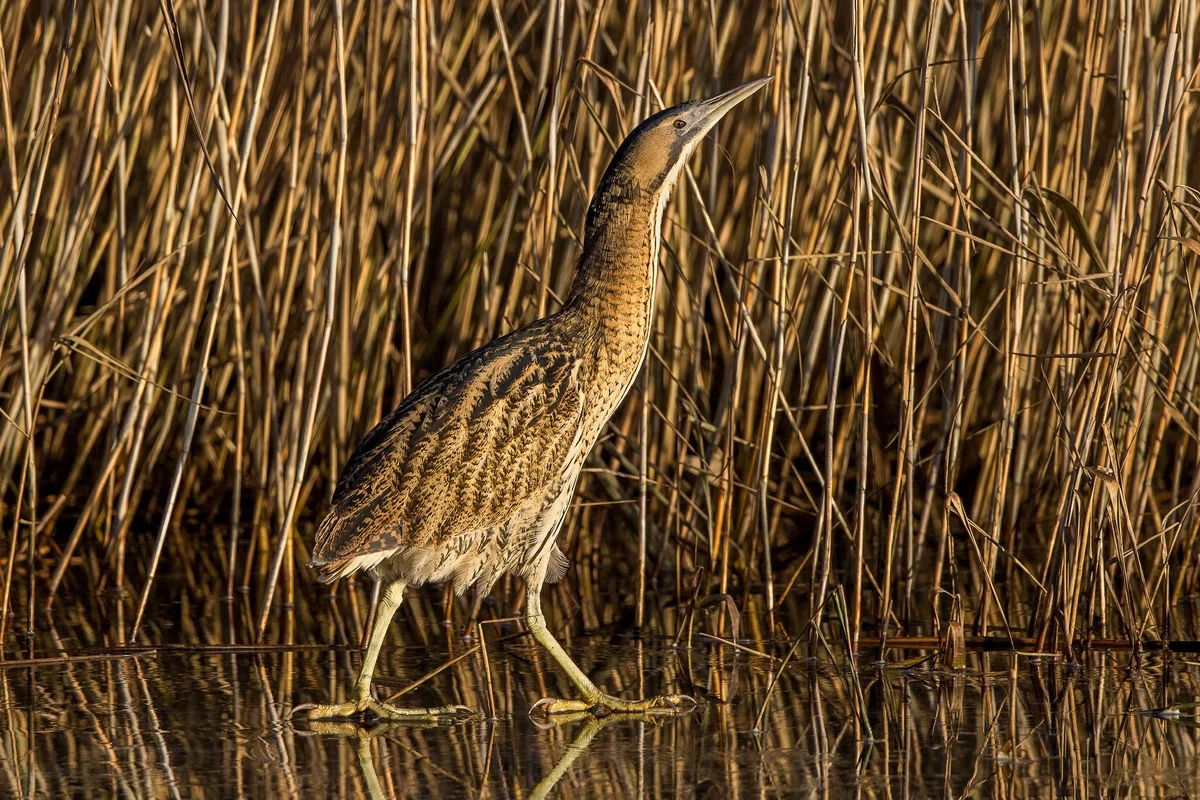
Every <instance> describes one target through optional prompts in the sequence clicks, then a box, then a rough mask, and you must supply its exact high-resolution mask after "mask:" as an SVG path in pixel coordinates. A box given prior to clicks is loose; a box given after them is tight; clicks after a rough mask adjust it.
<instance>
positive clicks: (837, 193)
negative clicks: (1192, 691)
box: [0, 0, 1200, 656]
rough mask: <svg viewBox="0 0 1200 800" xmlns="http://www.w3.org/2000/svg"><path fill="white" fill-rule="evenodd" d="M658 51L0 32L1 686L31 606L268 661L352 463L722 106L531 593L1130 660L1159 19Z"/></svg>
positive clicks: (98, 14) (1187, 133)
mask: <svg viewBox="0 0 1200 800" xmlns="http://www.w3.org/2000/svg"><path fill="white" fill-rule="evenodd" d="M693 5H694V4H680V3H669V2H664V1H663V0H649V2H646V3H640V4H636V5H635V6H629V5H627V4H625V3H615V2H608V3H604V2H599V3H588V2H578V3H565V2H562V1H561V0H535V1H534V2H530V3H525V4H508V3H504V4H501V3H497V2H495V0H490V1H489V0H478V1H477V2H474V3H470V4H466V5H464V4H462V3H458V2H450V1H449V0H411V1H410V2H405V3H356V4H347V5H346V6H345V8H343V6H342V3H341V0H330V1H329V2H308V1H306V0H301V2H296V3H279V2H278V0H275V1H274V2H268V3H249V4H239V3H230V2H228V1H227V0H212V1H211V2H204V3H179V2H177V1H176V2H173V3H172V2H166V3H165V4H161V5H160V4H156V3H148V2H147V3H127V2H119V1H118V0H102V2H100V3H97V4H94V5H91V4H89V5H87V6H86V7H77V6H76V5H75V4H74V3H71V2H66V1H65V0H59V1H56V2H49V3H31V2H28V0H10V2H6V3H4V4H3V6H2V7H0V47H2V48H3V49H2V51H0V150H3V153H2V154H0V186H2V187H3V190H4V191H3V197H2V198H0V231H2V233H0V236H2V242H3V243H2V245H0V347H2V350H0V510H2V512H3V513H2V515H0V521H2V522H3V530H4V537H5V538H4V541H3V546H2V547H0V559H3V561H2V563H3V570H2V574H0V580H2V582H3V585H2V591H3V613H4V616H3V622H2V623H0V628H2V629H0V640H2V641H3V644H4V645H6V646H10V647H11V646H12V645H13V643H14V641H15V639H14V638H13V637H14V632H15V631H16V630H18V629H25V628H29V627H32V626H33V624H34V622H35V619H34V610H35V609H40V608H43V607H47V606H52V605H58V606H60V607H63V606H69V607H71V608H75V609H78V610H79V611H80V612H86V613H87V614H89V615H91V614H93V612H95V613H97V614H99V616H100V617H101V618H102V619H103V620H104V622H105V627H104V629H103V630H101V631H100V632H99V633H97V634H96V635H97V640H98V641H108V642H111V643H116V642H124V641H128V640H129V637H130V634H131V633H132V632H133V629H134V628H136V627H137V625H138V622H139V621H140V620H141V618H142V616H143V611H145V614H146V623H147V624H148V625H152V626H153V628H154V632H153V633H152V634H151V638H157V639H164V638H165V639H171V638H177V637H182V638H187V637H188V636H190V635H192V634H193V633H195V632H194V631H191V629H190V628H188V627H186V626H188V625H191V624H192V623H191V622H189V621H188V620H189V619H191V618H192V617H196V616H199V615H201V614H202V613H206V610H210V609H211V607H212V606H211V604H212V603H213V602H215V601H216V599H219V598H221V597H233V596H234V595H235V594H236V593H237V591H238V590H239V589H241V590H245V591H246V592H247V593H248V597H247V598H246V599H245V600H244V601H243V602H244V604H245V608H243V611H245V612H246V613H245V616H246V619H245V620H244V622H245V623H246V629H248V630H251V631H253V629H254V628H255V627H256V626H255V623H256V622H257V619H253V617H255V616H256V615H257V612H258V609H259V607H260V605H262V606H263V607H264V608H265V609H266V617H265V619H264V621H266V622H269V623H270V625H271V626H272V627H271V628H270V631H271V633H270V635H271V636H275V637H279V636H285V637H286V635H287V634H286V631H284V632H282V633H281V632H280V630H279V628H278V622H277V620H278V618H279V616H280V615H279V613H278V612H279V609H280V608H292V607H293V606H294V605H295V604H297V603H299V604H301V605H302V606H305V605H306V604H307V603H309V602H311V601H310V600H309V599H308V598H310V597H315V595H316V590H310V588H309V585H310V581H311V577H312V576H311V575H310V574H309V573H308V572H306V571H305V570H304V569H303V567H302V566H301V565H302V564H303V562H304V561H305V560H306V553H307V547H308V545H309V543H310V537H311V521H312V520H313V518H314V517H315V515H317V514H318V513H320V512H321V511H322V510H323V509H324V504H325V503H326V499H327V497H328V495H329V493H330V491H331V483H332V480H333V479H334V478H335V477H336V472H337V469H338V468H339V467H340V465H341V464H342V463H343V462H344V460H345V458H346V456H347V455H348V454H349V452H350V449H351V448H352V447H353V446H354V444H355V442H356V441H357V440H358V438H359V437H360V436H361V435H362V434H364V433H365V432H366V430H367V429H368V428H369V427H370V426H371V425H372V424H373V423H374V422H375V421H376V420H378V419H379V417H380V416H381V414H382V413H384V412H386V411H387V410H388V409H390V408H391V407H392V406H393V405H394V404H395V403H396V402H397V401H398V400H399V399H400V398H401V397H402V396H403V395H404V394H405V393H406V392H407V391H408V390H409V389H410V388H411V386H412V385H413V384H414V383H415V382H417V381H420V380H421V379H422V378H423V377H424V376H426V375H429V374H430V373H431V372H432V371H433V370H436V369H437V368H439V367H440V366H442V365H444V364H446V363H448V362H449V361H450V360H451V359H453V358H455V357H456V356H458V355H461V354H462V353H464V352H466V351H467V350H469V349H470V348H472V347H475V346H477V345H479V344H480V343H482V342H485V341H487V340H489V339H491V338H493V337H495V336H498V335H500V334H502V333H504V332H506V331H508V330H511V329H512V328H514V327H516V326H518V325H520V324H523V323H525V322H528V321H529V320H531V319H533V318H535V317H537V316H539V315H541V314H544V313H546V312H547V311H548V310H553V309H554V308H555V307H556V304H557V303H558V298H560V297H561V296H562V295H563V293H564V290H565V287H566V286H567V283H568V281H569V279H570V275H571V262H572V258H573V257H574V255H575V254H576V253H577V252H578V241H577V236H578V232H579V230H580V228H581V221H582V216H583V212H584V210H585V208H586V204H587V201H588V198H589V197H590V193H591V189H592V188H593V187H594V186H595V185H596V182H597V179H598V178H599V176H600V174H601V172H602V170H603V169H604V166H605V164H606V163H607V160H608V158H609V157H610V155H611V154H612V150H613V146H614V143H615V142H616V141H619V140H620V138H621V137H622V136H623V135H624V133H625V132H626V131H627V130H629V128H630V127H632V125H634V124H635V123H636V122H637V121H638V120H639V119H640V118H641V117H643V116H645V115H646V114H648V113H650V112H651V111H653V110H655V109H656V108H657V107H658V106H659V103H660V102H661V101H667V102H674V101H677V100H680V99H684V98H689V97H698V96H704V95H707V94H711V93H713V92H714V91H715V90H717V89H719V88H721V87H728V86H731V85H733V84H734V83H736V82H738V81H741V80H743V79H748V78H752V77H757V76H761V75H766V74H772V75H774V76H775V78H776V80H775V81H774V82H773V83H772V84H771V86H770V88H769V90H768V91H767V92H764V95H765V100H764V101H762V105H761V106H760V108H761V116H759V117H758V118H757V119H756V118H754V115H753V114H752V113H750V111H749V110H748V111H747V113H744V114H740V115H739V116H738V118H737V119H736V120H732V121H731V124H729V125H725V126H723V128H722V130H721V132H720V133H719V134H718V136H719V141H713V142H712V144H711V145H708V146H705V147H704V148H703V150H704V152H703V153H702V154H701V155H700V156H698V157H697V158H696V159H694V160H693V164H692V171H691V173H690V174H689V175H688V176H687V178H686V180H684V181H683V182H682V183H681V187H680V189H679V191H678V192H677V197H676V199H675V200H674V201H673V202H672V204H671V205H670V207H669V210H668V212H667V222H666V223H665V225H664V232H665V236H666V243H667V246H666V247H665V248H664V257H663V262H662V270H663V273H662V274H663V280H662V281H661V283H660V286H661V291H662V294H663V297H662V298H661V300H662V302H661V303H660V304H659V309H660V310H659V312H658V319H657V321H656V325H655V330H654V337H653V340H652V343H651V349H650V357H649V359H648V363H647V366H646V368H645V369H646V371H645V375H644V379H643V380H641V381H639V383H638V385H637V387H636V388H635V391H634V393H633V394H632V395H631V397H630V399H629V400H628V401H627V402H626V404H625V406H624V408H623V410H622V411H621V412H619V413H618V415H617V417H616V418H614V420H613V422H612V424H611V429H610V434H611V435H610V436H609V437H608V438H607V440H606V441H605V442H603V444H602V445H601V446H600V447H598V448H597V449H596V452H595V453H594V454H593V455H592V458H591V461H590V464H589V467H590V468H589V470H588V472H587V474H585V476H584V479H583V481H582V484H581V492H580V499H579V500H578V501H577V503H576V505H575V507H574V508H573V510H572V512H571V516H570V518H569V522H568V524H567V526H566V528H565V529H564V530H565V534H564V538H565V541H564V542H563V545H564V547H563V549H564V551H565V552H567V554H568V555H569V556H571V558H572V560H573V561H574V562H575V563H576V564H577V565H579V569H578V571H577V575H576V576H574V577H572V578H571V579H570V580H568V581H567V582H566V583H565V584H560V585H559V588H557V589H556V590H555V591H556V592H557V593H558V595H559V596H560V597H561V598H563V599H564V600H566V601H567V602H568V603H569V604H570V605H571V607H578V608H580V618H581V620H582V621H583V624H584V625H586V626H594V625H595V624H597V621H598V618H597V616H596V611H595V608H596V605H597V603H598V602H599V601H598V600H597V599H596V598H597V597H598V595H599V594H600V592H599V588H600V587H601V586H604V585H607V584H609V583H616V584H619V585H620V586H621V587H622V591H624V592H626V593H627V594H626V595H624V599H623V602H627V603H628V606H630V607H636V608H637V615H636V617H637V621H639V622H640V621H641V618H642V616H643V613H645V614H646V615H647V616H648V617H650V618H652V619H659V612H658V611H656V610H653V607H655V606H657V605H660V604H661V603H665V602H668V601H673V602H674V603H676V604H678V606H679V608H680V609H685V608H686V610H687V611H688V613H692V612H694V611H696V608H697V606H698V605H703V601H704V599H705V598H712V597H713V596H714V595H726V596H728V597H731V598H732V601H731V602H730V603H725V602H722V603H721V604H719V605H720V606H721V607H722V608H723V607H724V606H725V605H730V606H731V607H732V608H733V609H734V611H733V612H732V613H736V608H738V607H741V608H746V607H748V606H751V607H754V608H755V610H758V611H762V612H765V613H764V614H763V615H757V616H755V617H751V618H750V621H749V623H748V627H749V630H748V631H747V634H748V635H749V636H751V638H771V637H773V636H774V635H776V633H777V632H778V631H780V630H782V631H784V632H786V634H787V635H788V636H790V637H797V636H802V635H804V633H805V631H806V630H808V631H811V632H812V635H813V637H814V638H813V642H814V643H815V642H817V641H818V640H820V639H822V638H828V639H829V640H830V641H841V639H842V638H843V631H845V632H846V635H847V636H848V637H849V639H850V641H849V643H848V646H849V647H852V648H856V647H857V646H858V643H859V641H860V639H861V638H864V637H870V638H873V639H874V638H878V637H885V638H886V637H887V636H895V635H903V634H916V633H922V634H929V635H932V636H942V635H943V632H944V631H943V628H944V627H945V626H946V625H954V626H957V627H956V629H955V630H956V633H955V639H956V641H962V638H963V633H962V630H963V627H964V625H965V626H966V628H967V629H968V630H970V631H971V633H972V635H975V636H979V635H985V634H988V633H989V632H990V633H993V634H1000V635H1008V634H1009V633H1011V634H1012V635H1013V636H1018V635H1019V636H1026V637H1032V638H1033V640H1034V643H1035V644H1034V646H1035V648H1036V649H1037V650H1039V651H1052V652H1057V653H1062V654H1066V655H1068V656H1071V655H1074V653H1075V652H1076V651H1077V650H1078V649H1079V648H1081V647H1086V646H1087V644H1088V642H1089V641H1091V640H1094V639H1104V640H1112V639H1125V640H1128V641H1130V642H1131V643H1136V642H1143V641H1147V640H1156V639H1165V638H1169V637H1171V636H1172V635H1173V631H1172V626H1173V625H1174V624H1176V623H1175V622H1174V621H1173V618H1172V609H1173V607H1174V606H1175V605H1176V604H1177V603H1178V602H1179V600H1180V599H1181V598H1183V597H1185V596H1187V595H1189V594H1191V593H1193V592H1194V591H1195V587H1196V583H1197V579H1198V578H1200V574H1198V571H1197V566H1198V565H1200V560H1197V559H1196V558H1194V557H1193V556H1192V554H1193V553H1194V552H1195V551H1196V550H1197V541H1196V539H1197V534H1198V533H1200V522H1198V520H1197V514H1196V513H1195V512H1196V509H1197V495H1198V493H1200V470H1197V468H1196V467H1197V462H1198V455H1197V454H1198V446H1197V440H1196V431H1197V429H1198V428H1200V413H1198V409H1197V405H1196V401H1195V397H1196V387H1197V380H1198V371H1200V324H1198V323H1200V320H1198V319H1197V313H1196V302H1197V293H1198V292H1200V283H1193V281H1194V280H1196V271H1197V258H1198V256H1200V230H1198V228H1200V206H1198V202H1197V201H1198V196H1200V195H1198V191H1197V189H1196V188H1193V187H1197V186H1200V174H1198V172H1200V161H1198V160H1197V159H1194V158H1193V157H1192V156H1193V154H1194V151H1193V150H1192V143H1194V142H1195V141H1197V140H1198V138H1197V137H1198V134H1200V131H1198V130H1197V127H1198V124H1197V119H1196V118H1195V116H1196V115H1195V113H1194V112H1195V111H1196V110H1197V105H1196V102H1197V101H1196V97H1197V95H1196V91H1195V90H1196V71H1197V67H1198V66H1200V53H1197V44H1200V32H1198V30H1197V24H1198V22H1200V7H1198V6H1197V4H1196V3H1192V2H1153V1H1152V2H1146V3H1141V4H1131V3H1130V4H1120V3H1119V4H1112V5H1109V6H1105V7H1104V8H1097V7H1095V4H1092V3H1087V2H1081V1H1080V0H1066V1H1065V2H1063V3H1058V4H1049V5H1045V6H1039V5H1036V4H1029V5H1027V4H1025V3H1024V2H1023V0H1014V2H1011V3H1008V4H996V3H990V4H989V3H979V2H946V3H940V2H933V3H929V4H925V3H908V4H886V3H884V4H880V3H862V2H856V3H850V4H846V3H833V4H818V3H813V4H807V5H805V4H796V3H790V2H787V3H768V4H750V5H746V4H743V3H740V2H714V3H710V4H703V7H702V8H701V7H700V6H695V7H693ZM660 98H661V100H660ZM731 163H733V164H755V165H758V168H757V169H742V170H739V171H737V172H735V171H734V170H733V169H732V168H731V166H730V164H731ZM643 554H644V555H643ZM276 565H277V567H278V568H277V569H276V568H275V566H276ZM276 578H277V580H276ZM164 582H165V583H166V586H163V584H164ZM837 584H841V585H843V586H844V587H845V604H844V609H843V610H844V614H839V615H838V616H837V617H835V615H834V614H833V603H832V598H833V596H834V592H835V588H836V585H837ZM641 586H645V587H646V592H647V593H648V594H647V596H648V597H649V598H652V599H651V601H650V603H649V604H648V607H647V608H646V609H645V610H644V609H643V605H642V599H643V598H642V596H641V595H638V596H636V597H635V596H634V595H637V594H638V593H637V591H636V590H637V588H638V587H641ZM517 588H518V587H515V586H514V587H510V589H511V591H509V592H508V593H507V594H506V595H505V596H506V597H508V598H510V602H511V603H513V604H515V603H516V602H518V595H517ZM112 590H118V592H117V593H116V594H113V593H112ZM97 592H105V594H103V595H102V596H103V598H104V599H103V602H101V603H100V604H98V606H97V604H94V602H93V601H92V599H91V598H93V597H94V596H95V594H96V593H97ZM343 596H346V597H347V599H348V602H349V603H350V604H351V606H352V607H353V610H354V614H355V616H356V617H357V616H359V613H360V612H359V611H358V605H357V604H358V603H360V602H361V601H362V600H361V598H360V597H359V595H358V594H357V593H355V592H350V593H349V595H345V594H343ZM151 598H153V599H156V600H162V599H164V598H175V599H179V598H182V599H183V602H184V604H185V606H184V610H183V611H180V612H178V613H176V612H174V611H173V612H171V613H170V614H169V615H166V614H164V613H163V612H161V610H159V609H158V608H157V604H148V601H149V600H150V599H151ZM711 605H712V603H711V602H710V606H711ZM247 609H248V610H247ZM777 610H778V612H779V613H776V611H777ZM167 616H170V618H171V619H178V620H180V621H181V623H182V624H183V625H185V628H184V629H182V630H176V631H167V630H165V629H163V628H162V627H161V624H162V623H163V622H164V620H165V619H166V617H167ZM759 616H762V617H764V618H765V619H766V623H765V626H764V624H763V622H762V621H761V620H759V619H758V617H759ZM89 618H91V617H89ZM811 621H818V622H820V623H821V624H820V625H818V626H816V627H811V626H810V622H811ZM746 628H747V625H744V626H743V630H744V631H746ZM189 631H191V632H189ZM668 632H669V633H671V634H672V635H674V634H675V633H676V631H674V630H671V631H668ZM195 636H198V637H200V638H203V634H202V633H195ZM943 638H947V637H943Z"/></svg>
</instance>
